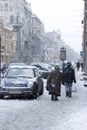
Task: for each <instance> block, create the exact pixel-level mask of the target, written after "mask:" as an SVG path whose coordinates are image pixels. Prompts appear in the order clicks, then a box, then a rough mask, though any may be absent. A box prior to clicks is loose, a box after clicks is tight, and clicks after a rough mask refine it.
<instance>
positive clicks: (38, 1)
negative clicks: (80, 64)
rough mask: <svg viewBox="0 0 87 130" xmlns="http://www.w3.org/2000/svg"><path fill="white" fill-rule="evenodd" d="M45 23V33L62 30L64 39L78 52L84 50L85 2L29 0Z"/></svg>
mask: <svg viewBox="0 0 87 130" xmlns="http://www.w3.org/2000/svg"><path fill="white" fill-rule="evenodd" d="M27 1H28V2H29V3H31V9H32V12H33V13H34V14H36V15H37V16H38V17H39V18H40V20H41V21H42V22H43V23H44V27H45V32H49V31H53V30H60V32H61V36H62V39H63V40H64V41H65V43H66V44H68V45H69V46H71V47H72V48H73V49H74V50H75V51H76V52H78V53H79V52H80V51H81V49H82V33H83V25H82V24H81V21H82V20H83V10H84V2H83V0H27Z"/></svg>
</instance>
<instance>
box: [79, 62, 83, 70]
mask: <svg viewBox="0 0 87 130" xmlns="http://www.w3.org/2000/svg"><path fill="white" fill-rule="evenodd" d="M80 65H81V71H83V62H81V64H80Z"/></svg>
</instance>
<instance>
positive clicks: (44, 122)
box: [0, 71, 87, 130]
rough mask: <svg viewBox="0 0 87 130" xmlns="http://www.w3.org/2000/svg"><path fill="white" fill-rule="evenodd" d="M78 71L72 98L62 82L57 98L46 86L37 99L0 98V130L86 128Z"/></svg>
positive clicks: (85, 94) (86, 99)
mask: <svg viewBox="0 0 87 130" xmlns="http://www.w3.org/2000/svg"><path fill="white" fill-rule="evenodd" d="M81 75H82V72H81V71H80V72H76V79H77V83H76V86H77V92H73V95H72V98H68V97H66V96H65V90H64V86H62V90H61V91H62V93H61V97H59V101H51V100H50V95H48V92H47V91H46V90H44V94H43V96H40V97H38V98H37V100H17V99H15V100H13V99H11V100H10V99H9V100H8V99H3V100H0V130H87V88H86V87H84V86H83V82H84V81H81V80H80V79H82V76H81ZM45 82H46V81H44V83H45ZM44 86H45V85H44ZM73 86H74V85H73Z"/></svg>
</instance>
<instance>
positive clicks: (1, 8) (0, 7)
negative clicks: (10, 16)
mask: <svg viewBox="0 0 87 130" xmlns="http://www.w3.org/2000/svg"><path fill="white" fill-rule="evenodd" d="M2 10H3V7H2V5H1V4H0V12H2Z"/></svg>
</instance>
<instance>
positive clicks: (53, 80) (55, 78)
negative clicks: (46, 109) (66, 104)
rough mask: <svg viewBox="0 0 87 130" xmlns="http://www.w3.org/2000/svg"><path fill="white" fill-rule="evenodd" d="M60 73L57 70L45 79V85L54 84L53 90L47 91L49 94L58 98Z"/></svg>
mask: <svg viewBox="0 0 87 130" xmlns="http://www.w3.org/2000/svg"><path fill="white" fill-rule="evenodd" d="M61 81H62V73H61V72H60V71H59V70H54V71H52V72H51V73H50V74H49V76H48V79H47V84H54V88H53V89H52V88H51V89H50V90H49V94H55V95H57V96H60V93H61Z"/></svg>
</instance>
